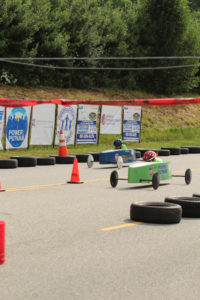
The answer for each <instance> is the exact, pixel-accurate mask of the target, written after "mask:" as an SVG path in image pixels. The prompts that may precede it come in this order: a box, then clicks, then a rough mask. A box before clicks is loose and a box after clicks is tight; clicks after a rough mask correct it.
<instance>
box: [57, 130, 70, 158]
mask: <svg viewBox="0 0 200 300" xmlns="http://www.w3.org/2000/svg"><path fill="white" fill-rule="evenodd" d="M68 154H69V153H68V150H67V145H66V140H65V137H64V133H63V131H62V130H60V140H59V152H58V155H59V156H67V155H68Z"/></svg>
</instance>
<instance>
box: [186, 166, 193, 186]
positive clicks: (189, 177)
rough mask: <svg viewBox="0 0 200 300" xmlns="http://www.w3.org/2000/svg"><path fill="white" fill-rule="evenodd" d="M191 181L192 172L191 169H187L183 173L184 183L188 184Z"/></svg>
mask: <svg viewBox="0 0 200 300" xmlns="http://www.w3.org/2000/svg"><path fill="white" fill-rule="evenodd" d="M191 180H192V171H191V169H187V170H186V171H185V183H186V184H190V182H191Z"/></svg>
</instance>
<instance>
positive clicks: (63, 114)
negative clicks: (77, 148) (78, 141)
mask: <svg viewBox="0 0 200 300" xmlns="http://www.w3.org/2000/svg"><path fill="white" fill-rule="evenodd" d="M76 114H77V105H71V106H63V105H58V118H57V132H56V141H55V144H56V145H58V144H59V138H60V130H62V131H63V133H64V137H65V139H66V143H67V145H73V144H74V137H75V127H76Z"/></svg>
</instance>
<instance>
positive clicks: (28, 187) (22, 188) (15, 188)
mask: <svg viewBox="0 0 200 300" xmlns="http://www.w3.org/2000/svg"><path fill="white" fill-rule="evenodd" d="M108 179H109V178H98V179H90V180H85V181H84V182H97V181H106V180H108ZM65 184H68V182H59V183H49V184H39V185H30V186H21V187H14V188H7V189H6V190H5V192H16V191H28V190H36V189H42V188H47V187H50V186H60V185H65Z"/></svg>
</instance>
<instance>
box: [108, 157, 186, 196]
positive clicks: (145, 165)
mask: <svg viewBox="0 0 200 300" xmlns="http://www.w3.org/2000/svg"><path fill="white" fill-rule="evenodd" d="M172 177H184V178H185V183H186V184H190V182H191V179H192V172H191V170H190V169H187V170H186V171H185V174H184V175H172V174H171V170H170V169H169V162H146V161H136V162H134V163H133V164H131V165H129V167H128V179H125V178H119V176H118V172H117V171H113V172H112V173H111V175H110V184H111V186H112V187H116V186H117V184H118V180H128V183H142V182H143V183H145V182H146V183H149V182H151V183H152V186H153V188H154V189H155V190H156V189H157V188H158V187H159V184H160V181H162V180H168V179H171V178H172Z"/></svg>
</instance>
